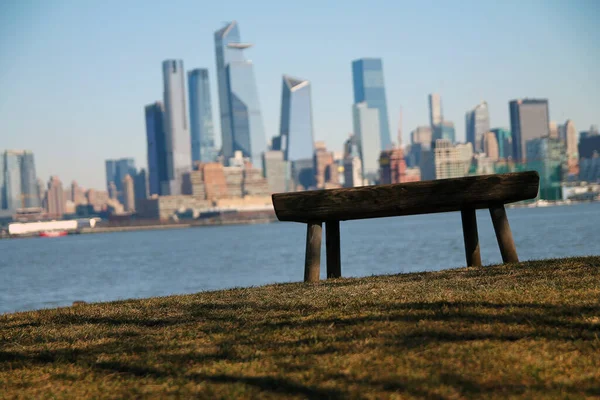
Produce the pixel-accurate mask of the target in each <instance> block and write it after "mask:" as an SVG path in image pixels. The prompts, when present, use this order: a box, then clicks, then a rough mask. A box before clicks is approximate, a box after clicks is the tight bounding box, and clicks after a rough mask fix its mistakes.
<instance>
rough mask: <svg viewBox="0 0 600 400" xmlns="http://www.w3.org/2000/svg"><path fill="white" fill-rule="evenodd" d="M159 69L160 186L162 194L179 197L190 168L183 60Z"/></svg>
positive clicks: (172, 61)
mask: <svg viewBox="0 0 600 400" xmlns="http://www.w3.org/2000/svg"><path fill="white" fill-rule="evenodd" d="M162 70H163V83H164V92H163V96H164V107H165V108H164V115H163V126H164V132H165V149H166V165H167V180H166V181H164V182H162V183H161V193H163V194H171V195H178V194H181V177H182V174H183V173H185V172H189V171H191V169H192V146H191V139H190V133H189V128H188V122H187V113H186V106H185V72H184V70H183V61H181V60H166V61H163V63H162Z"/></svg>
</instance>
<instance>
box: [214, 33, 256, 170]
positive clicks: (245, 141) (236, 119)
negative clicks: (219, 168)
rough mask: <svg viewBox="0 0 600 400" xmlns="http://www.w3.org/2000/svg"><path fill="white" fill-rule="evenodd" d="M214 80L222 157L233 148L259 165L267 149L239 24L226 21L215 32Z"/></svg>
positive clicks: (249, 63)
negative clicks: (215, 67) (216, 86)
mask: <svg viewBox="0 0 600 400" xmlns="http://www.w3.org/2000/svg"><path fill="white" fill-rule="evenodd" d="M214 38H215V50H216V58H217V83H218V89H219V110H220V116H221V135H222V145H223V149H222V152H223V157H224V159H225V160H229V159H230V158H232V157H233V156H234V154H235V151H241V152H242V153H243V155H244V157H249V158H250V159H251V160H252V164H253V165H254V166H255V167H260V165H261V157H262V153H263V152H264V151H265V150H267V144H266V136H265V132H264V127H263V121H262V115H261V111H260V105H259V99H258V91H257V88H256V81H255V78H254V66H253V63H252V61H250V60H248V59H246V57H245V55H244V50H246V49H248V48H250V47H251V46H252V45H251V44H249V43H242V41H241V39H240V32H239V24H238V23H237V22H236V21H233V22H230V23H227V24H226V25H225V26H224V27H223V28H221V29H219V30H218V31H216V32H215V35H214Z"/></svg>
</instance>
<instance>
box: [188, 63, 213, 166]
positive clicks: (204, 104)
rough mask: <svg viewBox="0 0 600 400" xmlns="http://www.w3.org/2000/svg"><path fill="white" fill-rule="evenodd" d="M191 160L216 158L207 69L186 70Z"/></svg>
mask: <svg viewBox="0 0 600 400" xmlns="http://www.w3.org/2000/svg"><path fill="white" fill-rule="evenodd" d="M188 89H189V102H190V132H191V140H192V142H191V146H192V162H194V163H195V162H213V161H215V160H216V158H217V149H216V147H215V134H214V129H213V119H212V105H211V101H210V83H209V80H208V70H207V69H206V68H197V69H194V70H191V71H188Z"/></svg>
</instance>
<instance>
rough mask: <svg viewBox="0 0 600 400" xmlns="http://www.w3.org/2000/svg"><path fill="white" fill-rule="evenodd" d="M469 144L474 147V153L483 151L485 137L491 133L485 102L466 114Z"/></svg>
mask: <svg viewBox="0 0 600 400" xmlns="http://www.w3.org/2000/svg"><path fill="white" fill-rule="evenodd" d="M465 128H466V136H467V142H469V143H471V145H472V146H473V151H475V152H479V151H482V150H483V135H485V134H486V133H487V132H489V131H490V115H489V110H488V105H487V103H486V102H485V101H483V102H481V103H479V104H478V105H476V106H475V107H474V108H473V109H472V110H469V111H467V113H466V114H465Z"/></svg>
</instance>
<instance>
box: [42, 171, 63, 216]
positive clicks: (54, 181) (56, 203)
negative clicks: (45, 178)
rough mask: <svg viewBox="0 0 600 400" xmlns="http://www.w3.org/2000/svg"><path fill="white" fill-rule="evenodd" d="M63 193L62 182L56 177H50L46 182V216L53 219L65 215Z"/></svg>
mask: <svg viewBox="0 0 600 400" xmlns="http://www.w3.org/2000/svg"><path fill="white" fill-rule="evenodd" d="M65 203H66V199H65V191H64V190H63V186H62V182H61V181H60V179H58V177H57V176H51V177H50V181H49V182H48V191H47V192H46V210H47V211H48V214H50V215H52V216H55V217H62V215H63V214H64V213H65Z"/></svg>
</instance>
